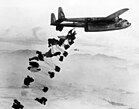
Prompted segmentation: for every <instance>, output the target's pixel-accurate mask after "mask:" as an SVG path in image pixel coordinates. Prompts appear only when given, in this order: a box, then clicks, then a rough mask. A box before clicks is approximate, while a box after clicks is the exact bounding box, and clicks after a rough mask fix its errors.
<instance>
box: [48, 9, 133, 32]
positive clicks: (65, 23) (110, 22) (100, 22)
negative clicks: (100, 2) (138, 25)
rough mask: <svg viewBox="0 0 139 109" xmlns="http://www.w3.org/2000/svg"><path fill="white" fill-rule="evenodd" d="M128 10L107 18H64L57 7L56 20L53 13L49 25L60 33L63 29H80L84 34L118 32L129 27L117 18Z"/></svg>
mask: <svg viewBox="0 0 139 109" xmlns="http://www.w3.org/2000/svg"><path fill="white" fill-rule="evenodd" d="M128 10H129V9H128V8H124V9H121V10H119V11H117V12H115V13H113V14H111V15H109V16H107V17H85V18H66V17H65V14H64V12H63V9H62V7H59V8H58V19H57V20H56V17H55V15H54V13H51V25H53V26H56V30H58V31H62V30H63V27H82V28H84V30H85V32H99V31H110V30H119V29H124V28H127V27H129V26H130V25H131V23H129V22H128V21H127V20H125V19H122V18H119V16H120V15H121V14H123V13H124V12H126V11H128Z"/></svg>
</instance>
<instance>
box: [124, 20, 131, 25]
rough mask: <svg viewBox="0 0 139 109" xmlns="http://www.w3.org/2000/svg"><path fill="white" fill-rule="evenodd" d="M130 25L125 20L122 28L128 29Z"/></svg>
mask: <svg viewBox="0 0 139 109" xmlns="http://www.w3.org/2000/svg"><path fill="white" fill-rule="evenodd" d="M130 25H131V23H129V22H128V21H127V20H125V21H124V23H123V26H124V27H129V26H130Z"/></svg>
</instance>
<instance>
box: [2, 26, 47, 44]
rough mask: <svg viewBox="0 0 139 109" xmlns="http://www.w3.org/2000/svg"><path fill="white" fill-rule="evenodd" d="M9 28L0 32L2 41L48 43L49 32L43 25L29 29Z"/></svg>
mask: <svg viewBox="0 0 139 109" xmlns="http://www.w3.org/2000/svg"><path fill="white" fill-rule="evenodd" d="M18 30H19V28H14V27H11V28H8V29H5V30H3V31H1V32H0V35H1V37H0V42H8V43H14V44H22V45H32V44H47V38H48V37H47V34H46V32H45V31H44V30H43V28H42V27H34V28H31V29H29V30H23V31H22V30H20V31H18Z"/></svg>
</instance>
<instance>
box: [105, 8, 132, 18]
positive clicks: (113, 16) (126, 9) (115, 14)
mask: <svg viewBox="0 0 139 109" xmlns="http://www.w3.org/2000/svg"><path fill="white" fill-rule="evenodd" d="M128 10H129V9H128V8H124V9H121V10H119V11H117V12H115V13H113V14H111V15H109V16H107V17H106V19H114V18H116V17H118V16H120V15H121V14H123V13H124V12H126V11H128Z"/></svg>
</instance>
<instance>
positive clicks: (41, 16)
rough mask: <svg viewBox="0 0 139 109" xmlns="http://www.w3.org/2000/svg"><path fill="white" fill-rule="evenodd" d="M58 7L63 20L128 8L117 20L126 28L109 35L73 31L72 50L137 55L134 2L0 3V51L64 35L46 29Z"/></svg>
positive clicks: (43, 43) (32, 45)
mask: <svg viewBox="0 0 139 109" xmlns="http://www.w3.org/2000/svg"><path fill="white" fill-rule="evenodd" d="M59 6H61V7H62V8H63V11H64V13H65V15H66V17H105V16H108V15H110V14H112V13H114V12H116V11H118V10H120V9H123V8H129V11H127V12H125V13H124V14H123V15H121V16H120V17H122V18H124V19H127V20H128V21H129V22H131V26H130V27H129V28H126V29H123V30H118V31H109V32H96V33H93V32H90V33H88V32H84V29H78V28H77V29H76V31H77V40H76V44H75V46H74V47H77V48H80V49H81V50H82V51H90V52H91V53H92V52H94V51H95V52H99V53H100V52H101V53H106V54H110V55H113V54H115V53H116V54H120V53H121V55H124V56H125V55H128V54H129V55H132V57H133V55H134V56H135V55H137V56H138V52H139V43H138V41H139V37H138V28H139V20H138V19H139V14H138V10H139V7H138V1H137V0H134V1H133V0H128V1H127V0H93V1H92V0H87V1H86V0H82V1H80V0H0V24H1V25H0V45H1V47H0V50H4V49H15V48H16V49H21V48H22V49H25V48H28V49H36V48H41V49H42V47H41V46H43V47H45V46H46V43H47V39H48V38H49V37H56V36H58V35H66V34H67V32H68V31H69V30H70V29H71V28H64V30H63V31H62V32H58V31H56V30H55V27H53V26H50V14H51V13H52V12H53V13H55V15H56V17H57V11H58V7H59Z"/></svg>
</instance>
